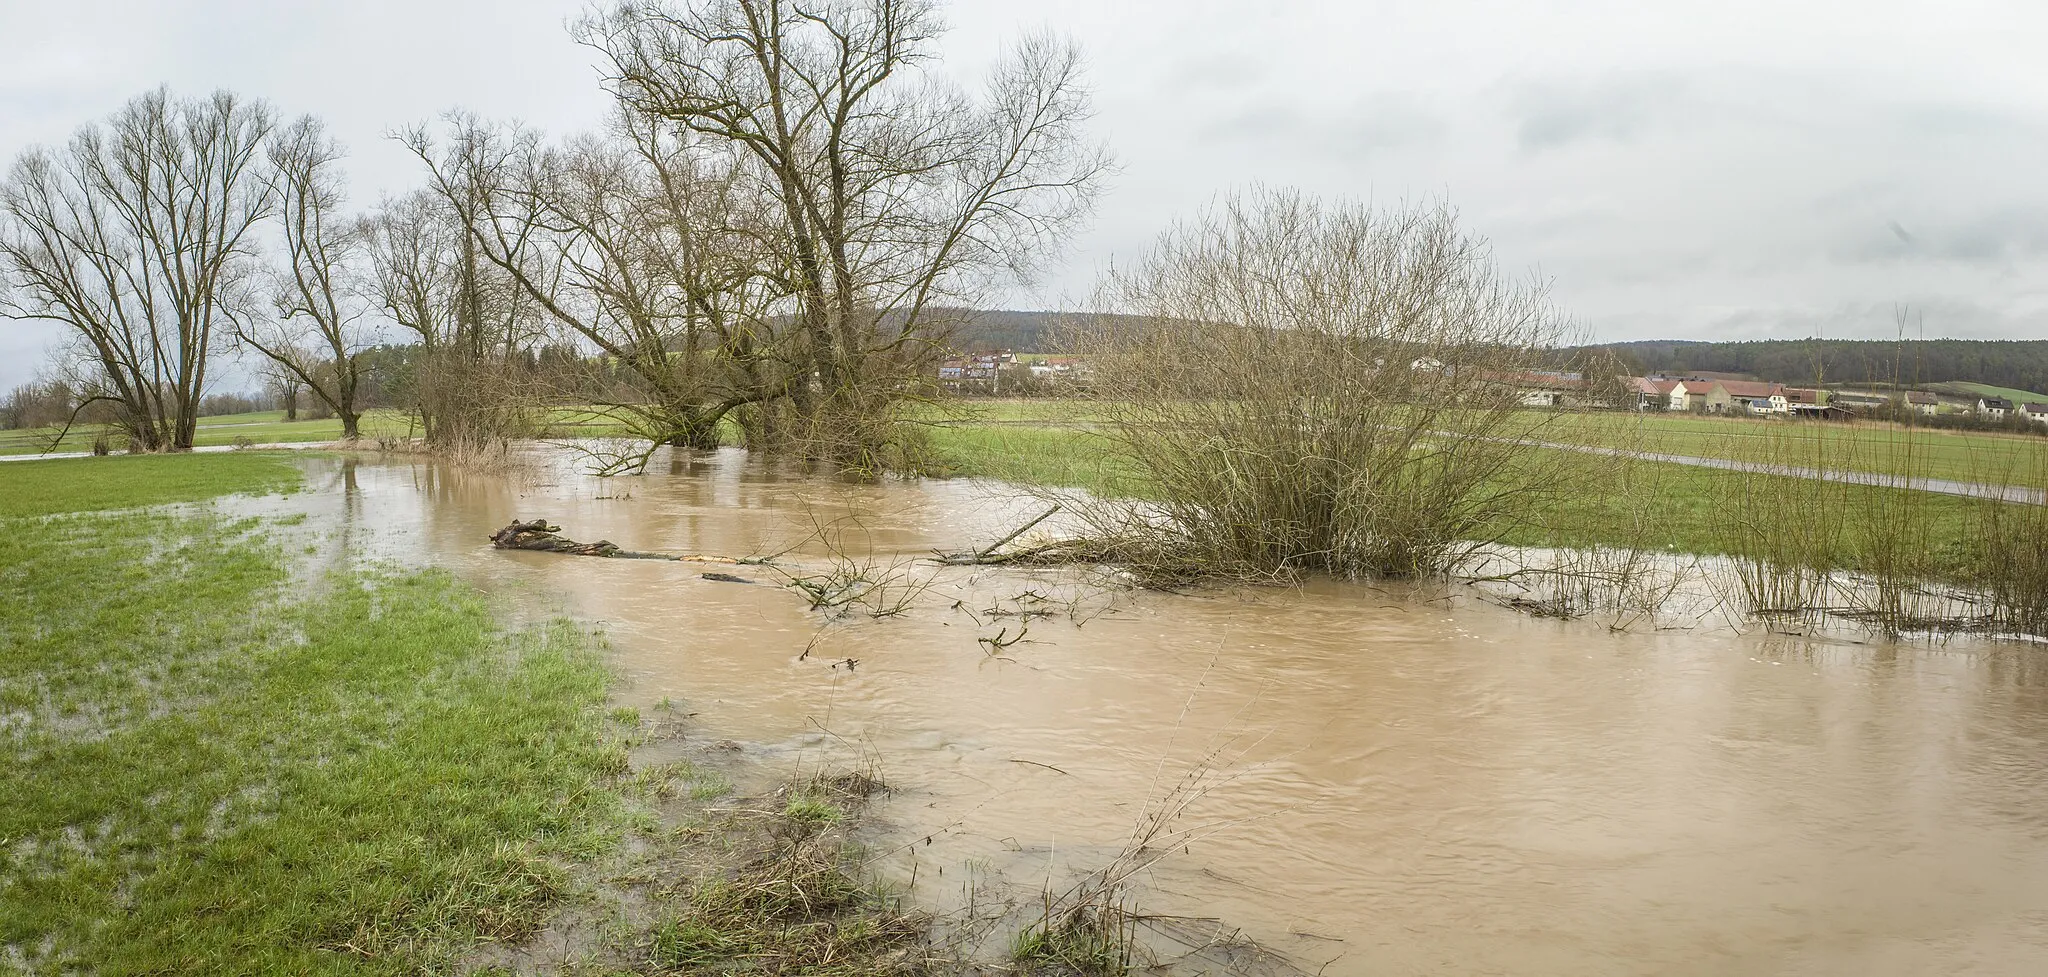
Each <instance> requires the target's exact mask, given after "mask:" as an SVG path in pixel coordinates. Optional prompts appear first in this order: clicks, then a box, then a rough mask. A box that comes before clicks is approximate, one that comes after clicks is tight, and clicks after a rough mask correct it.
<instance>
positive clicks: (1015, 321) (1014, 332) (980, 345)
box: [935, 309, 1132, 353]
mask: <svg viewBox="0 0 2048 977" xmlns="http://www.w3.org/2000/svg"><path fill="white" fill-rule="evenodd" d="M1083 317H1086V318H1087V319H1089V320H1092V322H1091V325H1092V324H1096V323H1100V321H1101V320H1102V319H1104V318H1106V319H1108V320H1109V321H1110V322H1111V323H1115V322H1117V321H1120V320H1123V319H1129V318H1132V317H1131V316H1120V315H1112V316H1104V317H1097V316H1094V315H1092V314H1089V313H1078V312H1027V311H1019V310H1014V309H960V310H951V309H949V310H947V311H946V312H945V313H944V315H943V317H942V318H940V319H937V320H935V321H937V322H940V323H942V324H943V325H944V326H946V327H948V328H950V330H951V334H950V336H949V344H950V345H951V346H952V347H953V348H954V349H957V350H960V351H962V352H969V353H971V352H986V351H993V350H999V349H1008V350H1015V351H1017V352H1020V353H1026V352H1028V353H1070V352H1073V350H1070V349H1067V348H1066V346H1067V335H1066V333H1067V330H1068V329H1070V328H1073V327H1074V326H1075V325H1076V324H1077V323H1078V322H1079V321H1080V320H1081V319H1082V318H1083Z"/></svg>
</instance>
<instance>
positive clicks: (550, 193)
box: [405, 113, 791, 448]
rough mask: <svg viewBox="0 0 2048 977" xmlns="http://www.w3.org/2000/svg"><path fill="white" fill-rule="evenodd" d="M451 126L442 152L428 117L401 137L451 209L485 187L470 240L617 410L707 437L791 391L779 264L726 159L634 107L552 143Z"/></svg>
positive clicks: (515, 130)
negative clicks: (779, 312) (599, 379)
mask: <svg viewBox="0 0 2048 977" xmlns="http://www.w3.org/2000/svg"><path fill="white" fill-rule="evenodd" d="M449 128H450V130H451V131H450V135H449V138H448V139H447V141H446V144H445V148H439V147H437V144H436V143H435V141H434V140H433V139H432V138H431V137H430V136H429V134H428V132H427V130H425V129H424V128H421V129H415V130H412V131H411V132H409V133H407V134H406V136H405V139H406V142H407V144H408V145H409V146H410V147H411V148H412V150H413V152H414V153H415V154H416V155H417V156H419V158H420V159H421V161H422V162H424V163H425V164H426V166H427V169H428V172H429V173H430V174H431V187H432V189H433V190H434V191H435V192H437V193H439V194H440V195H441V196H442V197H443V199H444V200H445V201H447V202H448V203H449V205H450V206H451V207H453V206H457V205H458V204H459V202H461V201H463V200H464V199H465V198H467V197H468V196H470V188H473V187H482V188H485V192H483V193H481V194H476V195H475V200H476V204H475V211H474V213H475V217H474V219H473V220H471V221H469V222H467V224H466V226H467V229H468V231H469V232H470V234H471V236H472V237H473V239H474V240H473V244H474V247H475V248H476V249H477V250H478V251H479V252H480V253H482V254H483V255H484V257H485V258H486V259H487V260H488V261H490V262H491V263H492V264H493V265H495V266H496V267H497V268H498V269H499V270H501V271H502V272H503V273H505V274H506V275H508V276H510V278H511V280H512V282H513V283H514V284H516V285H517V287H518V288H520V289H521V290H522V291H523V292H524V293H525V294H526V295H527V296H528V297H530V298H531V299H532V300H533V301H534V302H536V303H538V304H539V305H540V307H541V308H542V309H544V310H545V312H546V317H547V318H548V319H550V320H552V321H553V322H554V323H555V324H556V325H557V326H558V327H560V328H561V329H562V330H563V331H564V332H566V333H567V334H568V337H569V339H570V340H571V341H572V342H574V343H575V344H576V345H577V346H579V347H581V348H583V349H586V350H589V351H592V352H595V353H597V354H598V358H599V362H601V363H603V364H605V365H606V371H605V372H606V373H607V374H611V375H617V376H619V378H620V379H622V380H623V381H624V390H623V391H622V392H621V395H620V397H618V398H614V399H610V400H608V401H606V402H605V403H604V404H603V406H604V407H605V408H606V409H607V410H609V411H610V412H611V413H612V414H613V415H614V416H616V417H620V418H622V419H624V420H626V421H627V423H628V424H629V426H630V427H631V428H633V429H634V430H635V431H636V432H637V433H640V434H642V435H643V436H645V437H646V438H648V439H649V440H650V441H652V442H654V443H657V444H663V443H666V444H675V445H680V446H685V447H696V448H705V447H714V446H716V445H717V444H718V441H719V424H720V421H721V420H722V419H723V418H724V417H725V416H726V415H727V414H728V413H730V412H731V411H732V410H733V409H734V408H736V407H739V406H742V405H746V404H753V403H758V402H760V401H762V400H765V399H768V398H770V397H773V396H777V395H779V394H781V393H782V392H783V391H784V390H785V389H786V388H787V386H788V379H787V378H788V376H789V375H790V372H791V371H790V370H789V369H788V368H787V365H786V363H785V362H784V361H783V359H782V357H781V353H782V350H781V347H780V345H779V344H778V342H777V341H776V340H777V330H776V328H775V327H776V323H775V322H774V321H773V318H772V316H771V315H770V312H771V310H772V309H773V306H774V302H775V300H776V299H777V298H778V297H779V296H780V295H781V286H780V282H781V281H782V280H783V277H784V276H780V275H776V274H774V273H773V272H772V270H771V269H772V268H773V267H774V266H773V264H772V262H773V258H774V253H773V250H772V249H765V248H762V247H761V246H760V243H759V242H760V238H761V236H762V235H761V228H762V225H763V223H764V222H763V221H762V220H761V218H760V216H759V214H758V213H757V212H756V211H757V210H758V208H757V207H755V208H753V210H750V207H751V206H752V205H755V204H757V203H758V198H757V197H751V196H749V195H746V194H744V193H741V192H739V187H738V185H737V183H736V181H735V180H734V179H733V178H732V174H731V168H730V165H729V161H727V160H721V159H719V158H717V157H715V156H713V155H711V154H708V153H705V152H702V151H699V150H698V148H697V147H694V146H692V144H691V140H690V139H689V138H687V137H684V136H681V135H680V134H679V133H677V132H676V131H675V127H674V126H673V124H671V123H667V122H663V121H661V120H651V119H647V118H644V117H639V116H635V115H632V114H630V113H622V117H621V119H620V120H619V124H618V125H617V126H616V127H615V128H616V129H617V130H618V131H617V132H615V133H614V134H612V135H611V136H610V137H600V136H584V137H580V138H577V139H573V140H571V141H569V142H568V143H567V144H565V145H563V146H559V147H548V146H544V145H543V144H542V143H541V142H540V140H539V138H538V137H537V135H536V134H534V133H532V132H530V131H527V130H524V129H521V128H519V127H516V126H512V127H503V128H498V127H491V126H488V125H486V124H484V123H481V122H479V121H477V120H476V119H474V118H471V117H467V116H462V115H456V116H452V117H451V118H450V126H449ZM604 399H605V398H602V397H600V400H604Z"/></svg>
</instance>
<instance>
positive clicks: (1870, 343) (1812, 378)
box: [934, 309, 2048, 390]
mask: <svg viewBox="0 0 2048 977" xmlns="http://www.w3.org/2000/svg"><path fill="white" fill-rule="evenodd" d="M1071 315H1072V314H1071V313H1060V312H1025V311H1016V310H1008V309H981V310H966V309H958V310H955V309H947V310H943V311H942V312H941V313H939V314H938V315H937V316H935V320H934V321H936V322H939V323H942V325H943V327H944V328H946V329H948V330H950V345H951V346H952V347H953V348H955V349H959V350H963V351H970V352H973V351H989V350H998V349H1009V350H1016V351H1018V352H1031V353H1059V352H1069V351H1068V350H1065V349H1063V348H1062V344H1061V337H1062V335H1063V334H1064V332H1065V329H1064V328H1063V327H1062V325H1061V323H1062V320H1064V319H1068V318H1069V317H1070V316H1071ZM1587 349H1606V350H1610V351H1612V352H1614V353H1615V354H1616V355H1618V356H1620V357H1621V359H1622V361H1623V362H1624V363H1626V364H1627V365H1628V366H1629V368H1630V370H1631V372H1633V373H1635V374H1637V375H1642V374H1645V373H1695V372H1700V373H1734V374H1747V375H1750V376H1755V377H1758V378H1761V379H1766V380H1778V381H1782V382H1786V383H1801V384H1810V383H1822V382H1825V383H1904V384H1927V383H1943V382H1950V381H1954V382H1961V383H1987V384H1992V385H1994V386H1999V387H2013V388H2017V389H2020V390H2048V340H2042V339H2027V340H1988V339H1917V340H1906V341H1903V342H1901V341H1895V340H1866V339H1771V340H1757V341H1751V342H1739V343H1709V342H1696V341H1692V340H1669V339H1659V340H1648V341H1643V342H1632V343H1606V344H1602V345H1600V346H1596V347H1587ZM1573 352H1578V351H1576V350H1575V351H1573Z"/></svg>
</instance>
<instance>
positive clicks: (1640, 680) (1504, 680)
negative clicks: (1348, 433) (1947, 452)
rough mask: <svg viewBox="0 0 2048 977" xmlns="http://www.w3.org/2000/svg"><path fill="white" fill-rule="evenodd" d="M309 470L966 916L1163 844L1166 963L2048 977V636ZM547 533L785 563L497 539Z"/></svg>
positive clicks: (685, 489)
mask: <svg viewBox="0 0 2048 977" xmlns="http://www.w3.org/2000/svg"><path fill="white" fill-rule="evenodd" d="M302 464H304V465H305V466H306V468H307V470H308V488H309V491H307V492H304V493H301V494H299V495H296V496H290V497H287V498H286V499H285V500H284V501H283V502H281V503H263V505H265V506H269V505H281V506H283V507H285V508H286V509H287V510H289V511H294V512H299V511H302V512H305V513H306V514H307V516H308V519H307V523H306V527H307V529H308V530H310V531H314V532H316V533H317V534H318V543H317V548H318V553H319V555H320V556H322V557H324V558H331V559H349V560H367V561H377V560H390V561H394V562H404V563H409V564H417V563H426V564H429V565H436V566H441V567H445V568H447V569H449V570H450V571H452V572H454V573H455V574H457V575H458V576H460V577H462V578H463V579H465V580H468V581H471V582H473V583H475V584H477V585H479V586H482V587H484V588H485V589H488V590H490V591H492V592H493V593H494V594H495V595H496V596H497V597H498V598H499V599H500V600H502V601H503V602H505V603H506V604H507V606H511V607H516V608H527V609H531V610H532V611H534V612H535V613H554V612H566V613H569V614H572V615H573V616H575V617H577V618H578V619H580V620H583V621H586V622H589V623H590V624H591V625H592V626H594V627H596V628H598V629H600V630H601V631H602V632H603V633H604V635H605V636H606V639H607V641H608V643H609V645H610V647H611V650H612V655H613V663H614V667H615V669H616V671H617V672H618V674H619V677H620V689H619V691H618V693H617V698H618V700H619V701H620V702H621V704H624V705H630V706H634V707H637V708H639V709H641V710H642V711H644V712H652V711H657V710H664V709H669V710H674V711H675V712H677V713H678V714H680V715H683V716H686V717H687V729H688V730H689V735H690V736H691V737H694V738H696V739H698V740H714V741H729V743H730V745H731V746H733V747H736V748H737V749H738V750H739V751H740V752H742V753H743V754H746V755H748V756H751V757H756V758H759V759H760V760H761V761H762V762H764V763H767V764H771V765H778V766H784V767H802V768H813V769H821V770H822V769H827V768H838V767H846V766H848V765H857V766H861V767H863V768H866V769H872V770H873V771H874V772H876V774H877V775H878V776H879V777H880V778H881V779H882V780H884V781H886V782H887V783H888V784H889V785H890V787H891V791H890V793H889V794H888V795H887V796H886V799H883V800H881V801H880V802H879V803H878V804H877V805H876V807H875V808H874V809H873V814H872V817H871V823H870V824H869V826H868V828H867V829H866V830H867V832H868V834H869V837H868V838H867V839H866V840H867V842H868V844H869V846H870V850H871V851H872V852H873V853H874V863H873V864H874V865H875V867H876V868H877V870H878V871H881V872H882V873H884V874H885V875H887V876H888V877H889V878H891V879H892V880H894V881H896V882H897V883H899V884H900V885H902V886H903V887H905V888H906V889H907V891H908V893H909V895H910V896H911V898H912V899H913V900H914V901H916V902H918V903H921V904H924V905H928V906H931V907H933V908H935V909H937V910H939V911H941V912H944V913H947V914H950V916H951V918H953V919H955V920H965V921H971V920H972V919H973V918H975V917H976V916H977V915H978V914H989V913H991V912H992V911H994V909H992V907H994V908H995V909H999V908H1000V907H1001V906H1002V905H1004V904H1014V905H1025V904H1028V903H1029V902H1030V901H1031V900H1033V899H1036V898H1037V894H1038V893H1040V892H1042V891H1046V890H1048V889H1049V890H1050V891H1053V892H1058V891H1060V890H1062V889H1064V888H1065V887H1066V886H1067V885H1069V884H1071V883H1072V882H1073V881H1074V880H1075V879H1077V878H1081V877H1082V876H1083V875H1084V874H1085V873H1088V872H1091V871H1095V870H1097V869H1099V868H1101V867H1102V866H1104V865H1108V864H1111V863H1115V862H1117V861H1118V860H1119V859H1120V858H1124V859H1128V857H1129V856H1130V854H1131V846H1132V843H1133V837H1134V832H1138V833H1143V832H1145V831H1146V830H1147V828H1146V826H1151V828H1153V829H1156V830H1155V831H1154V832H1153V833H1151V834H1149V835H1146V838H1145V840H1146V842H1147V847H1148V849H1149V851H1148V853H1147V855H1146V857H1145V858H1144V859H1143V860H1142V864H1143V869H1142V871H1139V872H1137V873H1135V874H1134V875H1133V876H1132V877H1131V878H1130V879H1129V883H1130V888H1129V889H1128V899H1129V901H1130V903H1131V906H1132V908H1133V909H1134V910H1135V911H1137V912H1139V913H1141V914H1143V915H1144V916H1146V917H1148V918H1149V924H1148V926H1147V927H1146V933H1145V934H1144V938H1145V940H1146V942H1147V943H1148V945H1150V946H1152V947H1153V949H1154V950H1155V952H1157V953H1158V955H1160V956H1161V957H1163V958H1167V959H1171V958H1172V957H1174V956H1175V954H1176V953H1177V952H1180V949H1184V948H1177V944H1196V945H1199V944H1202V943H1204V942H1207V941H1212V940H1216V939H1219V938H1221V937H1224V936H1233V935H1234V938H1241V939H1243V940H1246V941H1250V942H1253V943H1256V944H1257V945H1258V946H1260V947H1263V948H1265V949H1266V950H1267V951H1270V952H1271V953H1272V954H1277V955H1278V956H1279V957H1281V958H1284V959H1285V960H1286V961H1287V962H1288V964H1289V965H1291V966H1292V967H1294V968H1297V969H1299V970H1302V971H1306V972H1309V973H1325V974H1331V975H1353V974H1356V975H1365V974H1421V973H1459V974H1484V973H1503V974H1505V973H1514V974H1558V975H1565V974H1570V975H1587V974H1847V973H1856V974H1918V973H1932V972H1942V973H1972V974H2028V973H2044V972H2048V764H2044V763H2043V757H2044V755H2048V750H2044V748H2048V648H2043V647H2040V646H2038V645H2035V644H2032V643H2027V642H2019V641H2006V640H1993V639H1989V638H1980V637H1960V638H1953V639H1950V640H1947V641H1943V642H1938V643H1937V642H1917V643H1916V642H1886V641H1881V640H1876V639H1873V638H1870V637H1868V636H1864V635H1859V634H1857V633H1854V632H1850V631H1841V630H1835V631H1825V630H1823V631H1817V632H1815V633H1813V634H1806V635H1789V634H1782V633H1773V632H1772V631H1771V630H1769V629H1767V628H1761V627H1754V626H1745V625H1743V624H1742V623H1740V622H1738V621H1734V620H1732V619H1715V618H1714V617H1713V616H1711V615H1708V616H1703V617H1700V618H1699V619H1697V620H1694V621H1691V622H1688V623H1686V624H1685V625H1684V626H1680V627H1672V626H1668V625H1667V626H1664V627H1659V626H1657V625H1656V624H1655V623H1647V624H1641V625H1638V626H1632V627H1623V628H1616V627H1610V626H1609V624H1608V623H1607V622H1602V621H1596V620H1593V619H1590V618H1589V619H1585V620H1552V619H1545V618H1538V617H1531V616H1529V615H1526V614H1521V613H1517V612H1516V611H1514V610H1511V609H1508V608H1504V607H1501V606H1498V605H1497V604H1496V603H1494V602H1491V601H1489V600H1488V599H1486V595H1485V594H1484V593H1483V592H1481V591H1479V590H1477V589H1475V588H1471V587H1465V586H1457V585H1450V584H1432V583H1412V584H1411V583H1393V584H1362V583H1356V584H1354V583H1339V582H1334V581H1319V582H1315V583H1312V584H1307V585H1303V586H1298V587H1288V588H1280V587H1269V588H1197V589H1193V590H1189V591H1186V592H1178V593H1176V592H1162V591H1157V590H1144V589H1138V588H1134V587H1131V586H1129V585H1128V583H1127V582H1126V581H1124V580H1123V579H1122V578H1121V577H1120V576H1119V575H1117V574H1116V573H1115V572H1114V571H1108V570H1101V569H1079V568H1046V569H1029V568H1019V567H989V566H940V565H937V564H936V563H935V562H933V561H931V560H930V559H929V558H930V557H931V556H933V555H934V554H935V553H938V552H957V551H972V550H975V549H978V548H981V547H986V546H988V545H989V544H991V543H993V542H995V541H997V540H999V539H1001V538H1002V537H1003V536H1004V535H1005V534H1006V533H1008V532H1009V531H1010V530H1012V529H1015V528H1016V527H1017V526H1019V525H1021V524H1023V523H1024V522H1026V521H1028V520H1029V519H1031V518H1032V517H1033V516H1034V515H1036V514H1037V513H1038V512H1040V511H1041V510H1043V509H1044V508H1045V505H1044V503H1043V502H1042V501H1041V500H1039V499H1036V498H1033V497H1031V496H1030V495H1028V494H1026V493H1024V492H1022V491H1020V490H1018V489H1015V488H1013V487H1010V486H1006V485H1003V484H1001V483H994V482H983V481H973V480H954V481H885V482H880V483H868V484H853V483H847V482H843V481H840V480H837V479H833V478H830V477H825V476H819V475H813V474H808V473H805V472H802V471H799V470H795V469H790V468H778V467H774V466H771V465H767V464H764V463H762V462H760V461H758V460H752V459H750V458H749V456H748V455H747V454H746V453H745V452H742V451H738V450H731V449H728V450H723V451H717V452H701V453H695V454H692V453H687V452H676V453H674V454H669V453H667V452H664V453H663V454H661V455H657V457H656V460H655V462H654V463H653V464H652V465H651V466H650V468H649V473H648V474H645V475H641V476H634V477H616V478H608V479H600V478H594V477H590V476H587V475H585V474H582V472H581V468H580V465H579V463H578V460H577V458H576V457H575V456H574V455H573V454H571V453H568V452H561V451H558V450H555V449H534V450H533V451H532V452H530V453H529V454H528V455H527V456H525V457H524V458H523V459H522V463H521V464H520V465H518V466H515V467H514V468H513V469H512V470H511V471H510V472H509V473H493V474H489V475H482V474H475V473H470V472H466V471H463V470H460V469H455V468H450V467H445V466H441V465H439V464H437V463H434V462H430V461H425V460H419V459H408V458H389V459H379V458H371V457H365V458H361V459H340V458H307V459H304V460H303V461H302ZM543 518H544V519H547V520H550V521H552V522H554V523H556V524H558V525H559V526H561V527H562V530H563V534H564V535H566V536H571V537H573V538H575V539H578V540H597V539H606V540H610V541H612V542H615V543H617V544H619V545H620V546H622V547H625V548H627V549H629V550H645V551H658V552H666V553H678V554H698V555H707V556H724V557H740V558H758V557H765V556H769V555H777V554H779V555H777V557H776V560H777V565H778V566H779V567H780V568H781V569H774V568H770V567H764V566H757V565H740V566H731V565H724V564H710V563H695V562H666V561H647V560H606V559H587V558H577V557H571V556H563V555H558V554H551V553H528V552H506V551H498V550H494V549H492V548H491V546H490V543H489V542H488V538H487V537H488V536H489V534H490V533H491V532H493V531H494V530H496V529H498V528H500V527H502V526H504V525H505V524H507V523H508V522H511V521H512V520H514V519H543ZM848 561H853V562H856V563H861V564H862V565H864V566H866V567H868V568H869V569H870V571H872V572H871V575H872V576H875V577H877V578H886V580H887V582H888V586H890V587H894V588H896V589H895V590H894V591H892V592H891V593H890V594H889V595H887V596H886V597H885V598H884V599H883V600H881V601H879V602H877V603H874V604H873V605H872V606H868V607H853V606H849V607H846V608H841V609H840V610H839V612H836V613H835V612H833V611H832V610H830V609H813V608H812V606H811V603H812V602H811V601H807V600H806V599H805V598H804V596H803V594H802V593H801V592H799V591H798V590H796V589H792V588H790V587H788V586H785V585H784V584H785V583H786V582H787V578H788V576H790V575H791V574H796V575H803V574H805V573H809V572H811V569H809V568H817V569H818V570H819V572H824V569H825V568H830V567H832V566H835V565H840V566H843V565H845V564H846V563H847V562H848ZM714 571H718V572H728V573H731V574H732V575H734V576H738V577H741V578H744V579H748V580H752V581H753V582H752V583H738V582H732V581H725V580H714V579H707V578H705V577H704V576H703V574H705V573H707V572H714ZM878 613H879V615H880V616H877V614H878ZM1162 812H1163V813H1162ZM960 925H961V926H962V927H963V928H964V927H967V926H968V925H969V923H967V922H962V923H960ZM1210 972H1215V970H1214V969H1213V967H1212V969H1211V971H1210Z"/></svg>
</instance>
